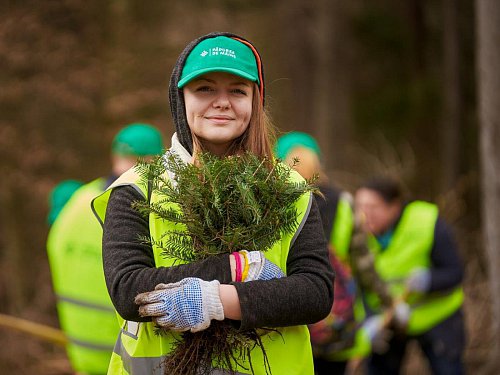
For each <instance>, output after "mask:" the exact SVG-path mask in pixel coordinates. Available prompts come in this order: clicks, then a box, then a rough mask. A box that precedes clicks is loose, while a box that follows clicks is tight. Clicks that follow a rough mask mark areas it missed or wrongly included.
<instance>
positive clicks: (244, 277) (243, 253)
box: [240, 250, 250, 281]
mask: <svg viewBox="0 0 500 375" xmlns="http://www.w3.org/2000/svg"><path fill="white" fill-rule="evenodd" d="M240 254H241V255H243V258H245V267H244V268H243V273H242V274H241V281H245V280H246V278H247V276H248V270H249V269H250V262H249V261H248V256H247V252H246V250H243V251H240Z"/></svg>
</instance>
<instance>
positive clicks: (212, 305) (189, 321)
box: [135, 277, 224, 332]
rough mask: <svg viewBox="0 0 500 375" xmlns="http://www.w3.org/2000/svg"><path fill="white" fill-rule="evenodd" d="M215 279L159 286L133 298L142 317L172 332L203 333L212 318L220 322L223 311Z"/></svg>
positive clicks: (191, 280) (192, 278)
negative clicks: (150, 319) (151, 319)
mask: <svg viewBox="0 0 500 375" xmlns="http://www.w3.org/2000/svg"><path fill="white" fill-rule="evenodd" d="M219 285H220V283H219V282H218V281H217V280H214V281H203V280H201V279H198V278H196V277H188V278H185V279H183V280H181V281H179V282H177V283H171V284H158V285H157V286H156V288H155V290H154V291H152V292H146V293H141V294H139V295H137V296H136V297H135V303H136V304H138V305H140V306H139V314H140V315H141V316H150V317H152V318H153V321H154V322H155V323H156V324H158V325H159V326H161V327H163V328H167V329H170V330H172V331H178V332H182V331H188V330H189V331H191V332H198V331H202V330H204V329H206V328H208V326H210V322H211V320H212V319H216V320H223V319H224V309H223V307H222V303H221V300H220V296H219Z"/></svg>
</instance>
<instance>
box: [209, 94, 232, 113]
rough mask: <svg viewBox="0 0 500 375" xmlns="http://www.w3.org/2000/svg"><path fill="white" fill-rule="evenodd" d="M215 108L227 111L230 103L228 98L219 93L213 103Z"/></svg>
mask: <svg viewBox="0 0 500 375" xmlns="http://www.w3.org/2000/svg"><path fill="white" fill-rule="evenodd" d="M213 105H214V107H215V108H222V109H227V108H229V107H230V106H231V103H230V102H229V98H228V96H227V94H225V93H221V94H219V95H217V97H216V98H215V100H214V103H213Z"/></svg>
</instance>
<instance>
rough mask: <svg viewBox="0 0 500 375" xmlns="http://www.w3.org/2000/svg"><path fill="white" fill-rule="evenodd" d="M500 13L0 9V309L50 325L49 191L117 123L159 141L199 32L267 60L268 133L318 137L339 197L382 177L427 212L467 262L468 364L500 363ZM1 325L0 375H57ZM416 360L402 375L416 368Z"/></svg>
mask: <svg viewBox="0 0 500 375" xmlns="http://www.w3.org/2000/svg"><path fill="white" fill-rule="evenodd" d="M499 4H500V2H496V1H494V0H484V1H483V0H477V1H476V2H474V1H467V0H456V1H454V0H407V1H399V0H377V1H369V0H350V1H342V0H311V1H300V0H273V1H270V0H254V1H249V0H206V1H202V0H183V1H143V0H112V1H98V0H43V1H41V0H16V1H13V0H12V1H11V0H0V175H1V176H2V177H1V184H0V313H4V314H10V315H14V316H18V317H22V318H25V319H29V320H32V321H36V322H40V323H44V324H47V325H50V326H54V327H57V326H58V322H57V316H56V310H55V297H54V294H53V290H52V284H51V281H50V271H49V267H48V262H47V256H46V251H45V241H46V237H47V231H48V226H47V221H46V216H47V210H48V207H47V196H48V194H49V192H50V190H51V189H52V188H53V187H54V186H55V184H57V183H58V182H59V181H61V180H63V179H69V178H71V179H79V180H82V181H90V180H92V179H94V178H96V177H99V176H105V175H107V174H108V172H109V168H110V160H109V151H110V142H111V139H112V138H113V136H114V135H115V134H116V132H117V131H118V130H119V129H120V128H121V127H122V126H123V125H126V124H128V123H131V122H138V121H139V122H147V123H151V124H153V125H155V126H156V127H158V128H159V129H160V130H161V131H162V133H163V134H164V139H165V142H166V144H167V145H168V144H169V142H170V136H171V134H172V132H173V126H172V121H171V116H170V111H169V106H168V95H167V92H168V82H169V77H170V73H171V70H172V67H173V64H174V63H175V60H176V58H177V56H178V54H179V53H180V51H181V50H182V48H183V47H184V46H185V44H186V43H187V42H189V41H191V40H192V39H194V38H195V37H197V36H198V35H201V34H204V33H207V32H210V31H231V32H234V33H236V34H240V35H242V36H244V37H246V38H248V39H249V40H251V41H252V42H254V44H255V45H256V46H257V47H258V49H259V50H260V52H261V54H262V56H263V59H264V64H265V66H264V68H265V77H266V82H267V88H266V89H267V97H266V101H267V104H268V109H269V110H270V112H271V115H272V118H273V120H274V123H275V124H276V126H277V127H278V129H279V130H280V131H281V132H286V131H291V130H301V131H306V132H309V133H311V134H312V135H314V136H315V137H316V138H317V139H318V140H319V143H320V146H321V148H322V151H323V163H324V167H325V169H326V171H327V174H328V176H329V177H330V179H331V181H332V182H334V183H335V184H336V185H337V186H339V187H341V188H343V189H346V190H349V191H351V192H352V191H353V190H354V189H355V187H356V185H357V184H358V183H360V182H361V181H362V180H363V179H364V178H366V177H369V176H373V175H378V174H382V173H389V174H392V175H395V176H398V177H400V178H401V180H402V181H403V183H404V186H405V189H406V190H407V192H408V193H409V194H411V196H412V197H413V198H418V199H425V200H430V201H433V202H436V203H438V204H439V205H440V207H441V209H442V214H443V215H444V216H445V218H446V219H447V220H448V221H449V222H451V223H452V224H453V226H454V228H455V231H456V233H457V238H458V240H459V244H460V255H461V256H462V259H463V261H464V264H465V267H466V279H465V292H466V301H465V312H466V320H467V332H468V343H467V350H466V357H465V361H466V366H467V368H468V369H469V371H470V372H471V373H478V372H477V371H479V370H481V369H484V371H485V372H486V371H487V370H486V368H487V367H489V368H492V367H491V366H493V368H495V367H494V366H495V365H496V368H498V363H497V362H496V361H499V360H500V356H498V355H495V353H498V352H495V350H498V341H499V339H498V337H499V336H498V323H497V321H498V319H497V318H493V316H498V315H495V314H498V312H500V308H499V306H495V301H494V300H492V299H491V297H490V295H491V292H490V290H492V289H491V288H492V287H493V290H495V291H497V292H500V289H498V288H497V289H495V287H496V286H498V285H500V283H499V282H498V281H496V279H497V278H498V276H497V275H496V272H497V271H498V269H499V268H498V266H500V264H499V260H498V258H497V256H496V255H495V251H494V249H497V247H495V246H494V245H495V244H496V245H500V243H499V242H500V239H499V236H498V234H496V232H495V231H494V230H493V231H491V232H490V233H489V234H488V228H490V229H491V228H498V225H500V220H499V217H498V215H499V214H495V213H492V210H494V209H496V210H497V211H500V210H499V209H500V206H499V205H498V203H499V199H500V197H499V196H500V182H499V177H498V171H499V169H498V167H499V166H500V165H499V164H500V161H499V160H498V155H497V154H498V152H496V149H497V148H498V146H499V145H500V140H499V137H500V135H499V134H498V133H499V132H498V130H496V129H498V121H499V118H500V112H499V111H500V109H499V107H500V92H499V84H498V74H495V73H496V72H495V70H494V67H495V66H496V67H498V66H500V59H499V54H500V52H499V49H500V36H499V28H500V5H499ZM480 46H483V49H481V48H480ZM481 51H487V52H486V53H484V52H481ZM481 53H483V55H484V56H485V57H484V59H482V60H481V56H482V55H481ZM488 61H489V62H490V64H489V65H488V63H487V62H488ZM491 61H493V62H494V64H492V63H491ZM485 62H486V63H485ZM483 63H484V64H483ZM481 64H482V65H481ZM483 65H484V69H480V68H482V67H483ZM495 75H496V76H497V78H496V79H492V77H494V76H495ZM480 82H485V83H487V84H489V85H490V86H489V88H490V90H489V91H488V92H489V94H485V95H490V96H489V97H488V98H489V99H488V100H482V101H481V100H480V98H482V94H481V93H482V92H483V91H485V90H483V91H481V90H482V89H481V87H483V86H481V85H480ZM486 86H487V85H486V84H485V86H484V87H486ZM492 87H493V89H491V88H492ZM495 90H496V91H495ZM491 93H493V96H492V95H491ZM495 95H496V96H495ZM492 114H493V115H492ZM495 114H496V115H495ZM488 129H489V131H490V132H487V130H488ZM481 165H483V166H485V167H484V168H482V167H481ZM488 194H490V197H489V198H488V197H487V195H488ZM488 207H489V210H490V211H489V214H488ZM486 221H487V223H488V225H486V224H485V222H486ZM485 238H487V239H488V241H485ZM495 295H496V294H495ZM497 304H498V303H497ZM0 329H1V332H2V334H1V335H0V347H1V349H0V373H5V374H10V373H16V374H32V373H37V374H66V373H69V371H70V370H69V365H68V363H67V360H66V357H65V353H64V350H63V349H62V348H60V347H57V346H54V345H53V344H50V343H46V342H42V341H40V340H38V339H36V338H34V337H31V336H29V335H26V334H22V333H18V332H14V331H11V330H9V329H6V328H0ZM411 354H412V355H411V358H410V359H409V362H408V364H407V365H406V370H405V371H406V373H408V374H418V373H422V371H424V373H425V364H424V363H423V362H422V360H421V355H420V353H419V352H418V350H416V349H415V348H412V351H411ZM472 369H474V371H472Z"/></svg>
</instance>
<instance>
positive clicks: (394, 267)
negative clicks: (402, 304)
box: [366, 201, 464, 335]
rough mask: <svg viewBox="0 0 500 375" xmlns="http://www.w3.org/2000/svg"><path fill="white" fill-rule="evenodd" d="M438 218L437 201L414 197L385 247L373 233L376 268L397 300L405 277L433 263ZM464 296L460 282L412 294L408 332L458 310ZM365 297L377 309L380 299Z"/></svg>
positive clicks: (370, 242)
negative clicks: (447, 287) (449, 286)
mask: <svg viewBox="0 0 500 375" xmlns="http://www.w3.org/2000/svg"><path fill="white" fill-rule="evenodd" d="M437 218H438V208H437V206H436V205H434V204H431V203H428V202H422V201H414V202H412V203H410V204H408V205H407V206H406V207H405V209H404V211H403V215H402V216H401V220H400V221H399V224H398V225H397V227H396V229H395V231H394V234H393V236H392V239H391V242H390V243H389V246H388V247H387V248H386V249H385V250H384V251H382V249H381V248H380V245H379V244H378V242H377V240H376V239H375V238H374V237H373V236H370V237H369V239H368V246H369V248H370V250H371V251H372V252H373V253H374V254H375V268H376V270H377V271H378V273H379V275H380V276H381V277H382V279H383V280H385V281H386V282H387V283H388V285H389V288H390V292H391V295H392V296H393V297H394V298H395V299H396V300H397V299H399V298H400V297H401V296H402V295H403V293H404V290H405V282H406V279H407V278H408V277H409V276H410V274H411V273H412V271H414V270H415V269H417V268H429V267H430V266H431V264H430V262H431V258H430V256H431V250H432V245H433V243H434V227H435V225H436V220H437ZM463 299H464V295H463V290H462V287H461V286H458V287H456V288H454V289H452V290H449V291H446V292H434V293H428V294H423V295H413V296H410V298H409V300H408V302H409V304H410V307H411V315H410V320H409V323H408V329H407V332H408V334H410V335H419V334H422V333H424V332H426V331H428V330H430V329H431V328H432V327H434V326H436V325H437V324H439V323H440V322H442V321H443V320H445V319H446V318H448V317H449V316H451V314H453V313H454V312H455V311H457V310H458V309H459V308H460V306H462V303H463ZM366 301H367V303H368V306H369V307H370V308H371V309H373V310H374V311H378V310H379V309H380V301H379V300H378V298H377V297H376V296H375V295H374V294H371V293H367V294H366Z"/></svg>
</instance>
